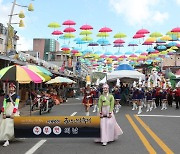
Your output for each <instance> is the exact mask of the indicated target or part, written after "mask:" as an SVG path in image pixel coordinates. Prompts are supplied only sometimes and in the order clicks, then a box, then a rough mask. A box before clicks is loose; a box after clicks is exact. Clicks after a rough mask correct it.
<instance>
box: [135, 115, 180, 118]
mask: <svg viewBox="0 0 180 154" xmlns="http://www.w3.org/2000/svg"><path fill="white" fill-rule="evenodd" d="M137 116H139V117H168V118H180V116H176V115H143V114H141V115H137Z"/></svg>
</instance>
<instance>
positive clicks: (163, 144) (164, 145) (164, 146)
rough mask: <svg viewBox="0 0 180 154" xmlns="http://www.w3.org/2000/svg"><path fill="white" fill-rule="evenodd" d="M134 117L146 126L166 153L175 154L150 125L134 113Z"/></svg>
mask: <svg viewBox="0 0 180 154" xmlns="http://www.w3.org/2000/svg"><path fill="white" fill-rule="evenodd" d="M134 117H135V118H136V119H137V121H138V122H139V123H140V124H141V125H142V127H144V129H145V130H146V131H147V132H148V133H149V135H151V137H152V138H153V139H154V140H155V141H156V143H157V144H158V145H159V146H160V147H161V148H162V150H164V152H165V153H166V154H174V152H173V151H172V150H171V149H170V148H169V147H168V146H167V145H166V144H165V143H164V142H163V141H162V140H161V139H160V138H159V137H158V136H157V135H156V134H155V133H154V132H153V131H152V130H151V129H150V128H149V126H148V125H146V124H145V123H144V122H143V121H142V120H141V118H139V117H138V116H136V115H134Z"/></svg>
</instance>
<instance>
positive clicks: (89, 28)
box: [80, 24, 93, 30]
mask: <svg viewBox="0 0 180 154" xmlns="http://www.w3.org/2000/svg"><path fill="white" fill-rule="evenodd" d="M80 29H81V30H92V29H93V27H92V26H90V25H87V24H86V25H83V26H81V27H80Z"/></svg>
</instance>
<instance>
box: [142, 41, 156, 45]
mask: <svg viewBox="0 0 180 154" xmlns="http://www.w3.org/2000/svg"><path fill="white" fill-rule="evenodd" d="M153 43H154V42H146V41H145V42H144V43H143V44H142V45H152V44H153Z"/></svg>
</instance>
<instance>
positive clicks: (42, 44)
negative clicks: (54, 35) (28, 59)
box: [33, 38, 59, 61]
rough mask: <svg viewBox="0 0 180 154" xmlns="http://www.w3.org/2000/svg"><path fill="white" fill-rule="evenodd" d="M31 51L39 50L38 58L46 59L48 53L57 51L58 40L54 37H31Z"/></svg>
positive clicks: (47, 58)
mask: <svg viewBox="0 0 180 154" xmlns="http://www.w3.org/2000/svg"><path fill="white" fill-rule="evenodd" d="M33 51H37V52H39V58H41V59H44V60H46V61H48V60H49V58H51V59H53V57H49V55H50V53H52V52H57V51H59V42H58V41H56V40H55V39H45V38H34V39H33Z"/></svg>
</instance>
